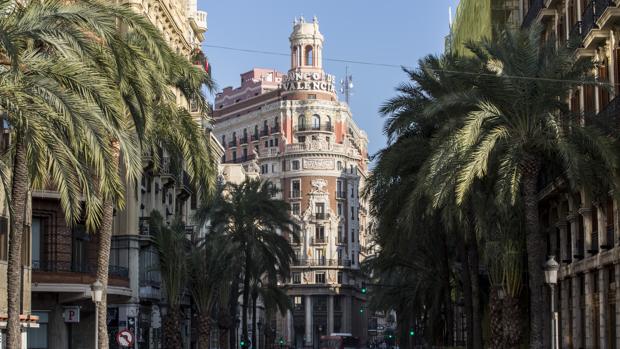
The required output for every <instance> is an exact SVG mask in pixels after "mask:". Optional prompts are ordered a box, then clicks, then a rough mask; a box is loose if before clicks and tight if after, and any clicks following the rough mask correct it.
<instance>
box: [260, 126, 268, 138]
mask: <svg viewBox="0 0 620 349" xmlns="http://www.w3.org/2000/svg"><path fill="white" fill-rule="evenodd" d="M260 136H261V137H267V136H269V129H268V128H267V127H265V128H263V129H262V130H261V131H260Z"/></svg>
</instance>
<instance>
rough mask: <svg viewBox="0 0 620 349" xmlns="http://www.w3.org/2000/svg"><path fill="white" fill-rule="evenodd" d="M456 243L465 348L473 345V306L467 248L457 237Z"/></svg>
mask: <svg viewBox="0 0 620 349" xmlns="http://www.w3.org/2000/svg"><path fill="white" fill-rule="evenodd" d="M459 240H460V241H459V242H458V243H457V245H458V252H459V259H460V260H461V282H462V283H463V302H464V303H465V304H464V306H465V316H466V317H465V318H466V321H467V323H466V328H467V348H473V347H474V307H473V302H472V293H471V277H470V273H469V262H468V261H467V248H466V246H465V241H463V239H459Z"/></svg>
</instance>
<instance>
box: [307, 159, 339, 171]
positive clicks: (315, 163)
mask: <svg viewBox="0 0 620 349" xmlns="http://www.w3.org/2000/svg"><path fill="white" fill-rule="evenodd" d="M303 167H304V169H305V170H333V169H334V167H335V166H334V159H303Z"/></svg>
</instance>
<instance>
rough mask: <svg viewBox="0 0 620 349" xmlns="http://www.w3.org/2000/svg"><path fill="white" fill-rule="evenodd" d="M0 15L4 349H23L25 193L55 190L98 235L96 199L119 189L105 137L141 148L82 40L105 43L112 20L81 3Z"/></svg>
mask: <svg viewBox="0 0 620 349" xmlns="http://www.w3.org/2000/svg"><path fill="white" fill-rule="evenodd" d="M0 11H2V13H3V15H2V16H0V32H2V33H3V40H2V42H1V43H0V108H1V109H2V110H3V111H4V112H5V113H4V116H3V121H6V122H7V123H8V124H9V125H10V132H11V135H12V137H11V138H12V142H11V147H10V153H7V154H3V155H4V156H3V160H2V165H1V166H0V167H1V168H2V172H3V176H2V179H3V187H5V188H10V189H8V190H7V191H10V198H9V199H10V202H11V205H10V208H11V209H10V215H11V224H10V244H9V262H8V269H9V272H8V285H7V286H8V308H9V321H8V324H7V346H8V347H9V348H17V347H18V346H19V341H20V337H21V336H20V324H19V298H20V296H21V291H20V273H21V265H20V263H21V261H20V258H21V246H22V243H21V241H22V236H23V233H24V228H25V224H24V223H25V218H26V217H25V207H26V202H27V200H28V191H29V190H32V189H37V188H43V187H45V188H55V189H56V190H58V192H59V193H60V199H61V205H62V208H63V210H64V212H65V218H66V220H67V221H68V222H69V223H71V222H74V221H75V220H76V219H78V218H81V217H80V216H81V215H82V214H83V213H84V214H85V217H84V218H85V219H86V222H87V225H88V227H89V228H90V229H91V230H92V228H93V227H94V226H96V225H97V224H98V223H99V222H100V221H101V215H102V210H101V202H100V199H99V198H97V197H96V196H95V195H96V194H98V193H99V192H101V191H102V190H104V191H106V192H108V193H115V194H119V193H120V192H121V190H122V188H121V185H120V181H119V178H118V176H117V174H116V173H114V172H113V171H110V169H109V167H108V166H107V164H108V163H110V161H111V160H112V159H113V157H114V152H113V150H112V149H111V148H110V147H108V146H107V143H106V139H107V137H108V136H109V135H114V136H115V137H116V138H117V139H118V140H119V143H120V146H121V147H122V148H123V149H124V151H125V152H127V154H132V153H138V147H137V143H136V142H135V141H133V140H132V139H131V137H130V136H128V135H127V134H126V133H125V132H124V129H125V128H126V125H125V124H124V122H123V120H122V118H119V117H118V116H119V115H120V109H121V106H120V103H119V101H120V98H119V97H120V95H119V94H118V91H117V89H116V86H114V85H113V84H111V83H110V82H109V80H107V79H106V77H105V76H104V75H102V74H101V73H100V72H99V71H97V69H95V68H93V66H91V65H90V64H89V60H88V58H89V52H90V51H91V50H93V49H94V47H95V46H96V45H95V44H93V43H92V42H90V41H89V40H87V39H86V38H85V33H99V34H101V35H105V34H106V33H108V32H109V31H110V30H113V29H114V28H115V25H116V24H115V18H113V17H110V16H108V15H106V14H102V13H99V12H97V11H94V10H93V8H92V7H90V6H88V5H87V4H86V3H83V2H79V1H78V2H73V3H71V4H67V3H64V2H61V1H53V0H46V1H40V2H26V3H20V2H2V3H0ZM7 158H10V160H6V159H7ZM9 167H10V168H11V169H12V176H11V177H10V179H9V176H7V173H8V172H7V170H8V168H9ZM92 178H96V179H97V180H96V181H94V182H93V181H92ZM82 198H86V203H87V205H86V207H87V209H86V211H84V212H82ZM120 204H121V205H122V202H120Z"/></svg>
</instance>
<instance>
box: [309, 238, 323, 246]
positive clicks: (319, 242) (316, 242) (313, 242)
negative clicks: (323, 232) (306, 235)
mask: <svg viewBox="0 0 620 349" xmlns="http://www.w3.org/2000/svg"><path fill="white" fill-rule="evenodd" d="M326 243H327V239H325V237H324V236H319V237H317V236H313V237H311V238H310V244H311V245H324V244H326Z"/></svg>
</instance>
